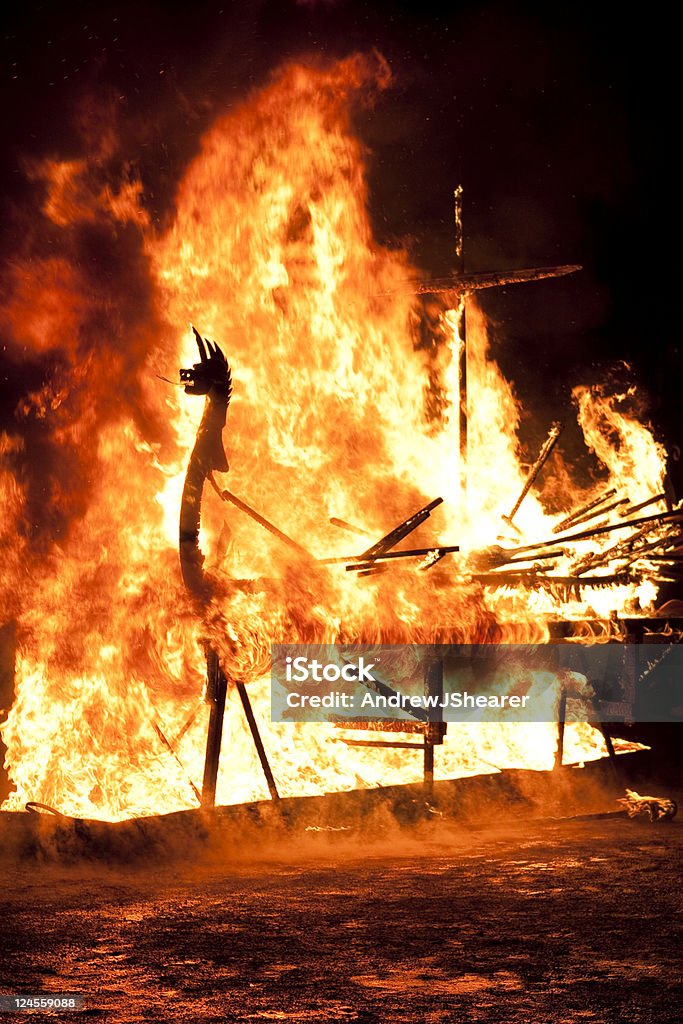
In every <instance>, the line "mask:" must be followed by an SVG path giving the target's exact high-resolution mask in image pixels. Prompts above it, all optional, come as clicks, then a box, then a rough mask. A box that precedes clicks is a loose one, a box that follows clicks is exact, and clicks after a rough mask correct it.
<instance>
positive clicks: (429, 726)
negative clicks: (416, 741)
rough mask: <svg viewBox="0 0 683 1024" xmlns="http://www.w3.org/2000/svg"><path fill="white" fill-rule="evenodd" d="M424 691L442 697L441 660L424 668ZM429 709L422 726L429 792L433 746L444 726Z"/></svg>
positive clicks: (436, 742) (425, 785) (432, 781)
mask: <svg viewBox="0 0 683 1024" xmlns="http://www.w3.org/2000/svg"><path fill="white" fill-rule="evenodd" d="M425 693H426V694H427V696H433V697H436V698H437V702H441V700H442V699H443V661H442V660H441V658H439V659H438V660H436V661H431V662H429V663H428V664H427V665H426V668H425ZM433 714H435V713H433V712H432V711H431V709H430V721H428V722H426V723H425V726H424V787H425V792H426V793H427V794H430V793H431V792H432V790H433V787H434V746H435V744H441V743H443V737H444V733H445V732H446V728H445V725H444V723H443V722H440V721H435V720H434V718H433Z"/></svg>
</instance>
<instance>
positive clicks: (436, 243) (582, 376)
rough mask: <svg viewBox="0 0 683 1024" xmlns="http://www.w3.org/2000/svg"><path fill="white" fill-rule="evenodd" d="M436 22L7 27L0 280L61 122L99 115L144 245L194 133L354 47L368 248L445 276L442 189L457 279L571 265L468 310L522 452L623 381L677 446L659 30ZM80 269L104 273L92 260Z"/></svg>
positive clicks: (64, 149)
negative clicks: (515, 422)
mask: <svg viewBox="0 0 683 1024" xmlns="http://www.w3.org/2000/svg"><path fill="white" fill-rule="evenodd" d="M444 6H445V5H440V4H439V5H437V4H433V3H430V2H429V0H424V2H421V3H419V4H417V3H411V4H391V3H373V4H370V3H360V2H357V0H346V2H345V0H338V2H333V0H330V2H323V0H321V2H313V0H309V2H298V3H297V2H295V0H289V2H285V0H279V2H275V0H264V2H258V0H255V2H245V3H234V4H230V3H228V2H222V3H221V2H220V0H219V2H216V3H203V4H202V3H200V4H196V5H192V4H182V5H181V4H155V3H152V2H149V0H141V2H139V3H135V4H98V5H93V4H84V3H80V4H79V3H72V4H68V5H64V4H60V5H57V4H55V3H32V2H29V3H23V4H21V5H16V6H14V7H13V8H12V10H11V12H10V13H5V14H3V26H2V48H1V52H0V74H1V79H0V86H1V89H2V104H3V109H4V118H3V124H4V145H3V149H2V156H1V163H0V175H1V184H2V191H3V194H4V197H5V200H4V217H3V220H2V228H0V233H1V239H2V242H1V244H2V253H3V259H4V260H5V261H7V262H8V263H9V264H11V262H12V260H13V258H14V257H15V255H16V253H17V252H19V251H21V250H22V247H24V246H25V238H24V228H23V226H22V225H23V218H22V216H21V211H22V209H24V208H25V207H26V205H27V204H30V203H31V199H32V190H33V189H34V188H35V185H34V184H32V183H31V182H30V181H28V180H27V178H26V175H25V172H24V167H25V165H26V161H27V160H30V159H31V158H32V157H43V156H51V157H59V158H61V159H65V158H76V157H79V156H82V155H83V147H84V143H83V138H84V135H83V131H82V126H83V118H84V117H86V116H87V117H89V118H90V119H91V121H92V124H93V125H95V126H96V125H97V123H98V116H99V114H98V112H101V116H102V120H103V121H104V120H107V119H108V118H109V117H110V116H111V113H112V112H113V114H114V118H115V121H116V123H117V130H118V132H119V133H120V136H121V138H122V139H123V144H122V148H121V149H119V151H118V152H117V155H116V160H117V161H118V162H119V165H120V164H121V162H123V163H128V164H129V165H130V167H131V168H132V169H134V171H135V173H137V174H139V175H140V176H141V179H142V182H143V185H144V201H145V204H146V206H147V208H148V209H149V211H150V212H151V214H152V216H153V219H154V221H155V223H156V224H158V225H159V226H160V227H161V226H163V225H164V223H166V222H167V220H168V218H169V217H170V216H171V214H172V211H173V196H174V192H175V186H176V183H177V182H178V180H179V179H180V177H181V176H182V172H183V169H184V167H185V166H186V164H187V162H188V160H189V159H190V158H191V157H192V156H193V155H194V153H195V152H196V150H197V147H198V144H199V140H200V138H201V135H202V133H203V132H204V130H205V129H206V128H207V127H208V125H209V124H210V123H211V122H212V120H213V119H214V117H215V116H216V115H218V114H220V113H221V112H223V111H225V110H226V109H227V108H228V107H229V106H230V105H234V104H235V103H237V102H239V99H240V98H241V97H242V96H243V95H244V94H245V93H246V92H247V91H248V90H249V89H251V88H254V87H256V86H258V85H259V84H260V83H261V82H263V81H265V80H266V79H267V77H268V75H269V73H270V72H271V71H272V70H273V69H274V68H275V67H277V65H278V64H279V63H280V62H282V61H283V60H285V59H288V58H292V57H309V58H310V57H311V56H314V57H315V58H316V59H318V60H320V59H323V60H324V59H326V58H327V59H329V58H334V57H339V56H343V55H346V54H348V53H351V52H354V51H357V50H363V51H368V50H371V49H372V48H376V49H377V50H378V51H379V52H380V53H381V54H382V55H383V56H384V57H385V58H386V60H387V61H388V63H389V65H390V67H391V70H392V73H393V76H394V82H393V85H392V87H390V88H389V89H387V90H386V91H385V92H383V93H382V94H381V95H380V96H379V97H377V99H376V101H375V102H374V104H372V105H370V106H368V107H366V108H364V109H359V110H358V111H357V114H356V122H357V126H358V131H359V133H360V135H361V137H362V139H363V140H364V142H365V144H366V146H367V148H368V150H369V151H370V153H371V164H370V186H371V214H372V218H373V222H374V225H375V230H376V234H377V236H378V237H379V238H380V239H381V240H383V241H385V242H387V243H389V244H395V245H400V246H404V247H406V248H407V249H408V250H409V252H410V254H411V257H412V258H413V260H414V261H415V262H416V263H417V264H418V265H421V266H422V267H424V268H425V270H426V271H427V272H433V273H442V274H443V273H447V272H448V271H449V270H450V269H453V254H452V245H453V229H452V190H453V187H454V185H456V184H457V183H458V182H462V184H463V185H464V188H465V198H466V206H465V217H466V224H465V237H466V260H467V268H468V269H469V270H488V269H495V268H499V267H505V268H508V267H515V266H534V265H540V264H544V263H545V264H556V263H564V262H580V263H582V264H583V265H584V267H585V269H584V271H583V272H582V273H581V274H577V275H575V276H574V277H571V278H566V279H564V280H562V281H556V282H546V283H538V284H532V285H524V286H519V287H518V288H508V289H506V290H500V291H497V292H489V293H487V294H486V295H485V297H484V300H483V304H484V306H485V308H486V310H487V312H488V313H489V315H490V316H491V318H492V319H493V321H494V323H495V324H496V328H495V337H496V339H497V344H496V351H495V354H496V357H497V358H498V359H499V361H500V362H501V364H502V366H503V369H504V370H505V372H506V374H507V375H508V376H509V377H511V378H512V379H513V380H514V382H515V386H516V389H517V392H518V394H519V395H520V396H521V397H522V399H523V400H524V401H525V404H526V403H528V405H529V407H530V408H531V407H532V406H533V412H534V416H535V417H536V419H537V421H538V422H539V423H540V426H539V428H538V430H539V431H540V433H541V434H542V433H543V431H544V429H545V427H546V424H547V421H549V420H550V419H553V418H557V417H558V416H560V417H561V416H562V415H563V414H565V415H566V414H567V409H568V406H569V394H570V389H571V386H572V385H573V384H575V383H580V382H583V383H592V382H594V381H597V380H599V379H602V378H604V376H605V375H606V374H608V373H609V372H610V371H611V370H612V369H613V368H614V366H615V364H616V363H617V362H618V361H619V360H627V361H628V362H629V363H630V364H632V367H633V372H632V373H631V372H630V371H629V372H625V377H626V379H628V380H629V381H631V380H637V381H639V382H640V383H641V384H642V385H643V387H644V389H645V393H646V395H647V400H648V413H647V415H648V416H649V417H650V418H651V420H652V422H653V424H654V425H655V429H656V431H657V434H658V436H659V437H660V438H661V439H662V440H664V441H665V442H666V443H667V444H668V446H669V447H670V448H671V447H672V446H674V445H675V444H676V443H680V440H681V415H680V406H679V387H680V371H681V348H680V329H679V323H678V303H677V302H676V299H677V294H678V287H679V275H680V272H681V268H680V259H679V234H680V229H681V217H680V199H679V195H678V190H679V187H680V186H679V167H678V158H676V157H675V156H674V148H675V146H676V142H677V138H676V136H677V131H676V125H677V123H678V73H677V67H678V62H679V55H678V53H677V52H676V47H677V43H676V38H675V37H676V33H675V31H674V26H673V25H671V24H667V22H666V21H665V20H662V18H663V16H662V14H661V10H660V11H658V12H654V13H653V12H652V11H646V12H644V13H643V15H642V16H641V17H638V18H635V17H633V16H632V15H629V14H627V13H626V12H625V11H624V8H623V7H621V8H620V7H617V6H616V5H615V6H612V5H610V4H606V5H588V4H582V3H573V4H561V3H560V4H557V3H554V4H548V3H546V4H533V3H526V4H518V5H514V6H513V5H506V4H487V3H453V4H451V5H448V12H447V13H444V11H443V7H444ZM91 258H92V259H93V260H95V261H97V260H98V259H101V260H102V261H103V264H104V263H106V260H107V259H108V258H109V257H108V256H107V254H106V253H105V252H104V251H102V252H101V253H99V254H98V252H97V247H96V246H95V250H94V251H93V253H92V254H91ZM0 341H1V340H0ZM0 350H2V344H0ZM4 360H5V365H4V367H3V368H2V373H1V374H0V380H2V385H3V390H5V389H6V391H7V399H6V400H5V401H3V407H4V408H3V413H2V417H0V425H2V422H3V421H4V422H5V423H6V422H7V421H8V420H9V419H10V418H11V416H12V410H13V408H14V405H15V404H16V400H17V398H18V396H20V394H21V392H22V390H24V389H25V387H26V386H27V380H28V378H27V374H28V375H29V377H30V376H31V374H33V375H34V376H35V374H38V375H40V374H41V373H44V372H45V367H38V368H36V367H35V366H33V367H32V368H31V369H30V370H27V369H26V367H24V366H22V365H21V364H17V362H16V354H15V355H14V356H13V357H10V356H8V353H7V351H6V350H5V351H4ZM8 360H9V361H8ZM12 360H14V361H12ZM569 418H571V417H569ZM672 471H673V474H674V478H676V477H678V476H680V473H679V468H678V467H677V466H672ZM679 490H680V482H679Z"/></svg>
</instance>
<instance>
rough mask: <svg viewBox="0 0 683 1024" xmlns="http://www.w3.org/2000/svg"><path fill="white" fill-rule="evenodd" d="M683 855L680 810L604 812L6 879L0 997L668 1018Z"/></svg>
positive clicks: (262, 1012) (320, 1011) (466, 1017)
mask: <svg viewBox="0 0 683 1024" xmlns="http://www.w3.org/2000/svg"><path fill="white" fill-rule="evenodd" d="M316 844H319V845H318V846H317V847H316ZM682 847H683V822H682V821H681V819H677V820H675V821H674V822H673V823H670V824H668V825H657V824H655V825H651V824H649V823H648V822H645V821H643V822H640V821H628V820H626V819H622V818H606V819H598V820H590V821H568V822H561V823H555V824H548V823H545V824H543V823H533V822H528V821H527V822H525V823H523V824H518V825H515V826H506V827H505V831H504V832H501V831H500V830H496V831H494V830H493V829H492V828H490V827H486V828H484V829H481V828H473V827H471V826H470V827H465V826H461V827H459V828H458V829H457V830H455V831H453V830H452V829H451V830H449V829H447V827H446V826H445V825H444V824H437V825H436V826H434V827H432V828H430V829H429V830H428V832H427V833H426V834H423V835H421V836H414V837H413V836H411V837H409V838H402V839H401V840H397V839H393V840H391V841H390V842H385V843H384V845H383V846H381V845H380V846H376V847H372V846H368V845H366V844H365V842H364V841H362V842H359V841H358V838H357V837H356V838H353V837H351V836H348V837H347V836H343V837H340V835H339V834H338V833H337V834H335V835H330V834H326V835H318V836H313V837H312V838H311V844H309V845H308V846H307V847H306V848H303V847H302V846H300V845H299V846H297V845H294V846H289V847H281V848H280V849H279V850H276V851H272V855H271V854H269V855H268V859H265V858H264V857H263V854H262V853H261V854H257V856H261V857H262V859H261V861H260V862H258V863H256V862H254V861H253V860H252V861H251V862H249V861H248V857H249V856H251V857H253V856H255V854H254V852H253V851H252V852H251V854H248V852H247V851H245V861H246V863H245V864H243V865H241V866H240V865H238V866H233V867H232V868H231V869H226V868H225V866H224V865H216V864H214V865H213V866H204V867H203V868H194V869H193V870H192V871H189V870H188V869H187V868H185V869H183V870H182V871H180V870H179V869H177V868H169V867H168V866H167V867H165V868H163V869H157V870H155V869H154V868H152V869H150V870H149V872H148V873H147V874H142V873H140V872H139V871H136V872H132V871H130V870H129V871H123V870H118V871H113V870H111V869H109V870H106V869H102V868H97V869H92V870H91V873H89V874H87V875H84V874H83V870H84V869H83V868H82V867H81V868H79V869H75V868H72V869H69V870H67V869H64V868H55V867H50V868H48V867H41V866H35V865H34V866H33V867H31V868H28V867H21V868H10V869H9V870H8V871H7V872H6V873H5V874H4V876H3V877H2V880H1V881H0V904H1V905H0V913H1V914H2V920H3V922H4V936H3V947H4V948H3V954H4V955H3V967H2V975H3V976H2V988H3V990H4V991H17V992H29V991H31V992H34V991H36V990H42V991H53V992H56V991H84V992H85V993H86V1011H85V1013H84V1014H74V1015H72V1016H68V1015H62V1016H60V1017H59V1019H60V1020H75V1021H76V1020H79V1021H81V1022H83V1021H84V1020H87V1019H89V1018H93V1019H103V1020H106V1021H111V1022H129V1021H149V1020H168V1021H196V1022H205V1021H206V1022H209V1021H211V1022H216V1024H218V1022H221V1024H225V1022H228V1024H230V1022H233V1021H234V1022H247V1021H249V1022H254V1021H285V1022H287V1021H289V1022H298V1021H301V1022H305V1021H314V1020H315V1021H322V1022H341V1021H347V1022H348V1021H352V1022H359V1024H360V1022H363V1024H385V1022H408V1021H411V1022H412V1021H420V1022H432V1021H433V1022H449V1024H450V1022H456V1021H457V1022H459V1021H481V1022H486V1024H491V1022H496V1024H498V1022H499V1024H518V1022H519V1024H529V1022H532V1024H536V1022H538V1024H541V1022H543V1024H546V1022H551V1024H579V1022H581V1024H584V1022H596V1024H598V1022H599V1024H603V1022H605V1024H607V1022H612V1021H615V1022H616V1021H620V1022H634V1024H636V1022H637V1024H651V1022H652V1024H654V1022H658V1024H662V1022H669V1021H670V1022H672V1024H673V1022H674V1021H676V1022H678V1021H680V1019H681V1008H680V1007H681V997H682V996H683V989H682V986H681V968H680V949H681V944H680V943H681V911H683V896H682V894H681V887H680V868H681V848H682Z"/></svg>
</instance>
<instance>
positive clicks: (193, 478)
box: [180, 386, 230, 602]
mask: <svg viewBox="0 0 683 1024" xmlns="http://www.w3.org/2000/svg"><path fill="white" fill-rule="evenodd" d="M229 404H230V393H229V390H228V391H227V393H226V389H225V388H222V387H218V386H212V387H211V388H210V390H209V392H208V394H207V396H206V402H205V405H204V414H203V416H202V419H201V423H200V424H199V429H198V430H197V438H196V441H195V445H194V448H193V450H192V455H191V456H190V461H189V463H188V466H187V472H186V473H185V484H184V487H183V496H182V500H181V503H180V568H181V572H182V576H183V582H184V583H185V586H186V587H187V589H188V590H189V591H190V593H191V594H193V596H194V597H196V598H198V599H199V600H200V601H202V602H207V601H208V600H210V598H211V594H212V590H213V588H212V584H211V580H210V578H209V577H208V576H207V575H206V573H205V572H204V555H203V554H202V552H201V550H200V548H199V527H200V525H201V505H202V493H203V491H204V482H205V480H206V478H207V477H208V475H209V473H211V472H213V471H214V470H216V471H217V472H219V473H226V472H227V470H228V460H227V458H226V456H225V451H224V450H223V441H222V436H221V435H222V432H223V427H224V426H225V420H226V416H227V412H228V405H229Z"/></svg>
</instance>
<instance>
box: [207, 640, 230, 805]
mask: <svg viewBox="0 0 683 1024" xmlns="http://www.w3.org/2000/svg"><path fill="white" fill-rule="evenodd" d="M206 674H207V687H206V699H207V702H208V703H209V704H210V705H211V713H210V715H209V729H208V733H207V736H206V757H205V759H204V781H203V782H202V807H215V805H216V782H217V780H218V765H219V763H220V757H221V741H222V739H223V719H224V717H225V696H226V693H227V689H228V680H227V679H226V676H225V673H224V672H223V671H222V669H221V667H220V665H219V663H218V655H217V654H216V652H215V651H214V650H213V649H212V648H209V649H208V651H207V652H206Z"/></svg>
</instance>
